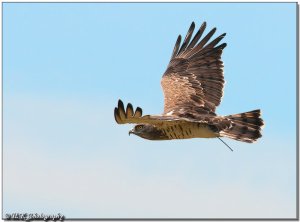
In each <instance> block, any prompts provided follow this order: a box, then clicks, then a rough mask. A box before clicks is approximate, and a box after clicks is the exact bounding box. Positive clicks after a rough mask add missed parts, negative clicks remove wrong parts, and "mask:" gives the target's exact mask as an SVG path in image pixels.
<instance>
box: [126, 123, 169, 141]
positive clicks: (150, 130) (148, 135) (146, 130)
mask: <svg viewBox="0 0 300 222" xmlns="http://www.w3.org/2000/svg"><path fill="white" fill-rule="evenodd" d="M130 134H135V135H137V136H139V137H142V138H144V139H148V140H163V139H168V137H167V136H166V135H165V134H164V132H163V131H162V130H161V129H159V128H158V127H156V126H153V125H149V124H138V125H136V126H134V127H133V129H132V130H130V131H129V135H130Z"/></svg>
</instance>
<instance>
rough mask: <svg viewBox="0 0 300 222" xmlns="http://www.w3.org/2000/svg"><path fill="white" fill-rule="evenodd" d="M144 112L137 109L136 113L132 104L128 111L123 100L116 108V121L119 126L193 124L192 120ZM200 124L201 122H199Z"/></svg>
mask: <svg viewBox="0 0 300 222" xmlns="http://www.w3.org/2000/svg"><path fill="white" fill-rule="evenodd" d="M142 114H143V111H142V109H141V108H140V107H137V108H136V110H135V111H134V109H133V106H132V105H131V103H128V105H127V107H126V110H125V108H124V104H123V102H122V101H121V100H119V101H118V107H115V112H114V116H115V120H116V122H117V123H118V124H126V123H134V124H139V123H142V124H153V125H164V124H168V125H174V124H178V123H183V122H193V120H192V119H188V118H181V117H174V116H163V115H161V116H155V115H144V116H143V115H142ZM199 122H200V121H199Z"/></svg>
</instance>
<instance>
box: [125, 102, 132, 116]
mask: <svg viewBox="0 0 300 222" xmlns="http://www.w3.org/2000/svg"><path fill="white" fill-rule="evenodd" d="M132 116H133V106H132V104H131V103H128V104H127V108H126V118H128V117H132Z"/></svg>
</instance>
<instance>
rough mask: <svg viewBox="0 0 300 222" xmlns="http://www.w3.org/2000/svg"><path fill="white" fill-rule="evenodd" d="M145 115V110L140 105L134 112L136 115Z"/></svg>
mask: <svg viewBox="0 0 300 222" xmlns="http://www.w3.org/2000/svg"><path fill="white" fill-rule="evenodd" d="M142 115H143V110H142V108H140V107H137V108H136V110H135V113H134V117H141V116H142Z"/></svg>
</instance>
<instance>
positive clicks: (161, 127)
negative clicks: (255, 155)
mask: <svg viewBox="0 0 300 222" xmlns="http://www.w3.org/2000/svg"><path fill="white" fill-rule="evenodd" d="M205 28H206V22H204V23H203V24H202V25H201V27H200V28H199V30H198V31H197V33H196V34H195V35H194V37H193V38H192V35H193V31H194V29H195V23H194V22H192V24H191V26H190V28H189V30H188V32H187V35H186V37H185V39H184V41H183V43H182V44H180V43H181V36H180V35H179V36H178V38H177V41H176V43H175V47H174V50H173V53H172V56H171V59H170V62H169V65H168V67H167V70H166V71H165V73H164V74H163V76H162V79H161V86H162V88H163V93H164V112H163V114H161V115H144V116H143V115H142V109H141V108H140V107H137V108H136V110H135V111H134V109H133V106H132V105H131V103H128V105H127V107H126V109H125V108H124V104H123V102H122V101H121V100H119V102H118V106H117V107H116V108H115V110H114V116H115V120H116V122H117V123H118V124H126V123H131V124H136V125H135V127H134V128H133V129H132V130H130V131H129V135H130V134H135V135H137V136H140V137H142V138H144V139H149V140H173V139H190V138H219V139H220V137H228V138H231V139H234V140H238V141H242V142H247V143H253V142H254V141H256V140H257V139H258V138H260V137H261V136H262V135H261V129H262V127H263V125H264V122H263V120H262V119H261V117H260V116H261V112H260V110H259V109H256V110H253V111H249V112H244V113H239V114H234V115H227V116H218V115H217V114H216V113H215V110H216V107H217V106H218V105H219V104H220V102H221V98H222V96H223V88H224V83H225V81H224V75H223V62H222V60H221V55H222V52H223V49H224V48H225V47H226V43H222V44H220V45H218V43H219V42H220V41H221V40H222V39H223V38H224V36H225V35H226V33H224V34H222V35H220V36H219V37H217V38H216V39H214V40H212V41H209V40H210V39H211V37H212V36H213V34H214V33H215V31H216V28H213V29H212V30H211V31H210V32H209V33H208V34H206V35H205V36H204V37H203V38H201V37H202V35H203V33H204V30H205ZM191 39H192V40H191ZM222 142H223V141H222ZM225 145H227V144H225ZM227 146H228V145H227ZM229 148H230V147H229ZM230 149H231V148H230Z"/></svg>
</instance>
